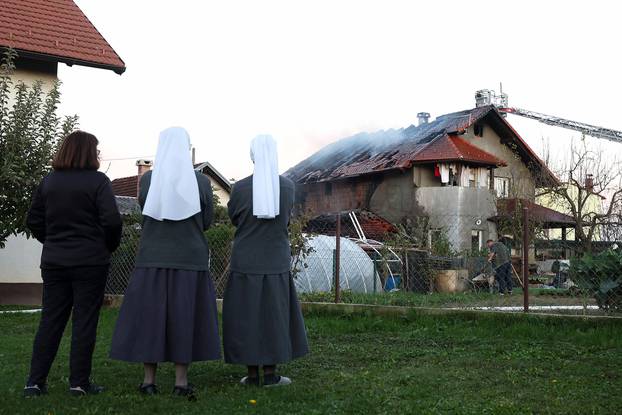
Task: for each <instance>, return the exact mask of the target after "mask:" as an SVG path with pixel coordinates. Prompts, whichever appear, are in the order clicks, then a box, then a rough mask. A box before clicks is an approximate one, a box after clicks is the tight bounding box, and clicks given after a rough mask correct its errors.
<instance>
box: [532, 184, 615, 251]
mask: <svg viewBox="0 0 622 415" xmlns="http://www.w3.org/2000/svg"><path fill="white" fill-rule="evenodd" d="M566 186H567V187H568V195H569V196H570V197H571V198H572V199H573V200H574V205H575V206H577V204H578V200H579V189H578V188H577V186H575V185H573V184H567V185H566ZM581 197H582V198H585V193H584V194H583V195H582V196H581ZM536 203H538V204H539V205H541V206H544V207H547V208H549V209H553V210H556V211H558V212H562V213H565V214H567V215H570V216H572V212H571V210H570V204H569V203H568V201H566V200H565V199H563V200H562V199H561V198H560V197H553V196H551V195H550V194H547V195H543V196H540V197H538V199H537V200H536ZM602 212H603V199H601V198H600V196H597V195H594V194H592V195H590V196H588V197H587V199H586V200H585V204H584V205H583V214H586V213H602ZM547 233H548V235H547V236H548V238H549V239H557V240H560V239H561V238H562V230H561V229H548V230H547ZM566 239H567V240H569V241H574V240H575V231H574V229H572V228H569V229H568V230H567V234H566ZM594 240H595V241H599V240H601V235H600V229H598V228H597V229H596V230H595V232H594Z"/></svg>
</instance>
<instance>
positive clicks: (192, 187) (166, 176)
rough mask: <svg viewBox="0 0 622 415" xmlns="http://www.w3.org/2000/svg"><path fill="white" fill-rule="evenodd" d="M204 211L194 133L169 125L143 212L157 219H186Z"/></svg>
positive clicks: (163, 133)
mask: <svg viewBox="0 0 622 415" xmlns="http://www.w3.org/2000/svg"><path fill="white" fill-rule="evenodd" d="M200 211H201V202H200V199H199V185H198V183H197V178H196V175H195V172H194V166H193V165H192V158H191V156H190V136H189V135H188V132H187V131H186V130H184V129H183V128H180V127H171V128H167V129H166V130H164V131H162V132H161V133H160V141H159V143H158V151H157V153H156V158H155V163H154V167H153V173H152V174H151V184H150V186H149V192H148V193H147V200H146V201H145V206H144V208H143V215H147V216H150V217H152V218H153V219H155V220H164V219H168V220H182V219H187V218H189V217H190V216H193V215H195V214H197V213H199V212H200Z"/></svg>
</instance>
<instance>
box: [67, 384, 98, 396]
mask: <svg viewBox="0 0 622 415" xmlns="http://www.w3.org/2000/svg"><path fill="white" fill-rule="evenodd" d="M103 391H104V387H103V386H99V385H96V384H94V383H89V384H88V385H86V386H72V387H71V388H69V394H70V395H71V396H86V395H99V394H100V393H102V392H103Z"/></svg>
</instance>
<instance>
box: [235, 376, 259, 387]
mask: <svg viewBox="0 0 622 415" xmlns="http://www.w3.org/2000/svg"><path fill="white" fill-rule="evenodd" d="M240 385H244V386H259V377H253V378H251V377H250V376H244V377H243V378H242V379H241V380H240Z"/></svg>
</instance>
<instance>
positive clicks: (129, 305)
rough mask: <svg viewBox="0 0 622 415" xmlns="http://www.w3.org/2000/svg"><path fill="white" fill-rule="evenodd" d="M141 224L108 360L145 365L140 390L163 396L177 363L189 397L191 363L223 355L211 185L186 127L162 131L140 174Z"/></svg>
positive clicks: (180, 388)
mask: <svg viewBox="0 0 622 415" xmlns="http://www.w3.org/2000/svg"><path fill="white" fill-rule="evenodd" d="M138 199H139V200H138V201H139V203H140V205H141V207H142V213H143V225H142V234H141V238H140V244H139V248H138V253H137V255H136V260H135V268H134V272H133V274H132V278H131V279H130V282H129V285H128V287H127V290H126V292H125V297H124V300H123V304H122V306H121V310H120V312H119V318H118V320H117V323H116V326H115V330H114V335H113V338H112V346H111V350H110V357H111V358H113V359H117V360H123V361H127V362H138V363H143V366H144V379H143V382H142V384H141V385H140V386H139V391H140V393H142V394H145V395H155V394H157V393H159V390H158V388H157V386H156V371H157V365H158V363H160V362H172V363H174V364H175V387H174V388H173V394H174V395H178V396H191V395H193V393H194V389H193V386H192V385H191V384H190V383H188V367H189V365H190V363H191V362H196V361H205V360H218V359H220V337H219V335H218V311H217V309H216V292H215V290H214V284H213V282H212V279H211V276H210V274H209V247H208V243H207V239H206V238H205V235H204V231H206V230H207V229H208V228H209V226H210V224H211V222H212V216H213V205H212V188H211V184H210V181H209V179H208V178H207V176H205V175H203V174H201V173H199V172H195V171H194V168H193V166H192V160H191V156H190V137H189V136H188V133H187V132H186V130H184V129H183V128H178V127H173V128H168V129H166V130H164V131H162V133H160V141H159V144H158V150H157V153H156V158H155V164H154V169H153V171H152V172H151V171H150V172H147V173H145V174H144V175H143V176H142V178H141V179H140V189H139V196H138Z"/></svg>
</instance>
